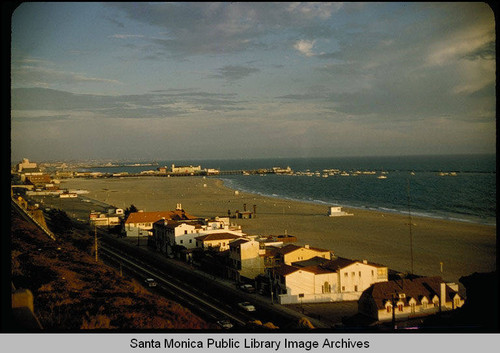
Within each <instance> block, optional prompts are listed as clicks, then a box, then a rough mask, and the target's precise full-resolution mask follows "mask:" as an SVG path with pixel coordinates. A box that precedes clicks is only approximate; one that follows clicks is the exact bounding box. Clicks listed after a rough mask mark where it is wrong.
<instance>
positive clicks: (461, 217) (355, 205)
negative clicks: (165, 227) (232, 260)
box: [218, 177, 496, 226]
mask: <svg viewBox="0 0 500 353" xmlns="http://www.w3.org/2000/svg"><path fill="white" fill-rule="evenodd" d="M218 179H220V180H222V182H223V183H224V185H225V186H226V187H228V188H230V189H233V190H239V191H242V192H246V193H250V194H255V195H259V196H263V197H270V198H276V199H282V200H288V201H297V202H305V203H310V204H316V205H331V206H342V207H345V208H348V209H353V210H356V209H359V210H369V211H373V212H383V213H393V214H400V215H410V214H411V216H413V217H423V218H433V219H442V220H449V221H458V222H466V223H475V224H484V225H491V226H496V217H480V216H477V215H471V214H465V213H462V214H460V213H458V212H457V213H453V212H447V211H441V210H435V209H433V210H432V211H430V212H429V211H424V210H422V209H421V208H418V207H415V208H411V209H410V210H409V209H408V207H407V205H406V204H404V205H401V207H388V206H386V205H377V204H373V203H371V204H370V203H366V202H360V201H354V200H352V201H349V200H339V199H326V200H325V199H319V198H314V197H313V196H311V195H310V194H302V195H294V196H291V195H290V194H286V193H285V192H282V193H277V192H276V190H274V189H273V190H272V191H269V192H266V191H263V190H256V189H254V188H253V187H252V185H244V181H245V180H243V183H242V182H241V181H240V180H237V179H229V178H218ZM289 179H295V178H289ZM246 180H248V177H247V179H246ZM264 187H266V186H264ZM268 187H269V186H268ZM421 207H422V206H421ZM409 212H410V213H409Z"/></svg>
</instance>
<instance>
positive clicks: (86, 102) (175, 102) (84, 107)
mask: <svg viewBox="0 0 500 353" xmlns="http://www.w3.org/2000/svg"><path fill="white" fill-rule="evenodd" d="M11 96H12V103H11V104H12V112H13V114H12V118H13V121H15V119H16V117H24V118H26V117H27V116H31V119H34V118H35V117H36V116H37V115H39V116H44V117H45V118H46V119H49V116H50V115H49V114H47V113H46V112H47V111H51V112H52V116H54V117H60V116H62V115H65V116H70V117H84V116H85V115H86V114H87V115H88V116H92V117H95V116H99V117H101V118H106V119H112V118H114V119H116V118H120V119H121V118H126V119H145V118H154V119H164V118H182V117H184V116H187V115H189V114H192V113H194V112H217V111H219V112H229V111H239V110H242V109H243V108H242V104H241V103H242V102H241V101H238V100H236V99H235V98H236V97H235V95H234V94H215V93H209V92H203V91H201V92H200V91H189V92H171V93H164V92H156V93H145V94H136V95H118V96H110V95H93V94H74V93H70V92H65V91H59V90H54V89H47V88H14V89H12V93H11ZM28 114H29V115H28Z"/></svg>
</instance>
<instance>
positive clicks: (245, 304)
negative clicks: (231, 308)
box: [238, 302, 255, 311]
mask: <svg viewBox="0 0 500 353" xmlns="http://www.w3.org/2000/svg"><path fill="white" fill-rule="evenodd" d="M238 306H239V307H240V308H242V309H243V310H245V311H255V306H253V305H252V304H250V302H241V303H238Z"/></svg>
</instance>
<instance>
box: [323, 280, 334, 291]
mask: <svg viewBox="0 0 500 353" xmlns="http://www.w3.org/2000/svg"><path fill="white" fill-rule="evenodd" d="M321 289H322V291H323V293H330V292H331V291H332V287H331V286H330V283H328V282H325V284H323V286H322V288H321Z"/></svg>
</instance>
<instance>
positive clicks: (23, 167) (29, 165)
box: [16, 158, 40, 173]
mask: <svg viewBox="0 0 500 353" xmlns="http://www.w3.org/2000/svg"><path fill="white" fill-rule="evenodd" d="M35 169H36V170H37V171H40V169H38V165H37V164H36V163H34V162H30V161H29V159H28V158H23V160H22V161H21V162H20V163H18V164H17V168H16V170H17V172H18V173H21V172H23V171H24V172H27V171H30V170H35Z"/></svg>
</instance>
